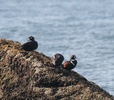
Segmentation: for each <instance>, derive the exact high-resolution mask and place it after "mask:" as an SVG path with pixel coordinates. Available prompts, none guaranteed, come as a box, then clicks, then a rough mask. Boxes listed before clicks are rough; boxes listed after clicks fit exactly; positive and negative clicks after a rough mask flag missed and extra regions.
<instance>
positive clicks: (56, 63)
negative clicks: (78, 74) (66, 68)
mask: <svg viewBox="0 0 114 100" xmlns="http://www.w3.org/2000/svg"><path fill="white" fill-rule="evenodd" d="M51 60H52V63H53V65H54V66H61V65H62V62H63V60H64V57H63V55H62V54H59V53H56V54H55V55H54V57H52V59H51Z"/></svg>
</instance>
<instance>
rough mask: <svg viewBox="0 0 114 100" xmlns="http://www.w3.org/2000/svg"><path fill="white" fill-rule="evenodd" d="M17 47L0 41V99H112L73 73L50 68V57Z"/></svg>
mask: <svg viewBox="0 0 114 100" xmlns="http://www.w3.org/2000/svg"><path fill="white" fill-rule="evenodd" d="M20 47H21V44H20V43H19V42H15V41H11V40H6V39H1V40H0V99H1V100H56V99H57V100H59V99H62V100H114V96H112V95H110V94H109V93H108V92H106V91H105V90H103V89H101V88H100V87H99V86H98V85H96V84H95V83H93V82H90V81H88V80H87V79H86V78H84V77H83V76H81V75H79V74H78V73H77V72H74V71H71V72H70V73H69V72H68V71H66V70H65V69H62V68H59V67H58V68H56V67H53V66H52V63H51V58H50V57H47V56H45V55H44V54H43V53H39V52H36V51H31V52H27V51H24V50H22V49H20Z"/></svg>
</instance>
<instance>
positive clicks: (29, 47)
mask: <svg viewBox="0 0 114 100" xmlns="http://www.w3.org/2000/svg"><path fill="white" fill-rule="evenodd" d="M37 47H38V43H37V41H35V38H34V37H33V36H30V37H29V40H28V42H26V43H24V44H23V45H22V49H24V50H25V51H33V50H35V49H37Z"/></svg>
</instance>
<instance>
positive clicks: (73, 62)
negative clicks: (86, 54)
mask: <svg viewBox="0 0 114 100" xmlns="http://www.w3.org/2000/svg"><path fill="white" fill-rule="evenodd" d="M76 65H77V60H76V56H75V55H72V56H71V58H70V61H66V62H64V63H63V66H62V67H63V68H64V69H66V70H71V69H73V68H74V67H75V66H76Z"/></svg>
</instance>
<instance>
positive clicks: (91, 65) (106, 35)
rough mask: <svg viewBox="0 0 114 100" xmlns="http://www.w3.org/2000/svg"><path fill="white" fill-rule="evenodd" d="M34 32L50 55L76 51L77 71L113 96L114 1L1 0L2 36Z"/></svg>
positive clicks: (18, 38) (15, 37) (19, 37)
mask: <svg viewBox="0 0 114 100" xmlns="http://www.w3.org/2000/svg"><path fill="white" fill-rule="evenodd" d="M31 35H32V36H34V37H35V39H36V40H37V41H38V43H39V47H38V49H37V50H36V51H39V52H42V53H44V54H45V55H47V56H50V57H52V56H53V55H54V54H55V53H61V54H63V55H64V57H65V60H69V58H70V56H71V55H72V54H76V56H77V60H78V65H77V67H76V68H75V69H74V71H76V72H78V73H79V74H81V75H83V76H84V77H86V78H87V79H88V80H90V81H93V82H95V83H96V84H98V85H99V86H100V87H101V88H103V89H104V90H106V91H108V92H109V93H110V94H112V95H114V0H7V1H6V0H0V38H5V39H9V40H14V41H19V42H20V43H22V44H23V43H24V42H26V41H27V38H28V37H29V36H31Z"/></svg>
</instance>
